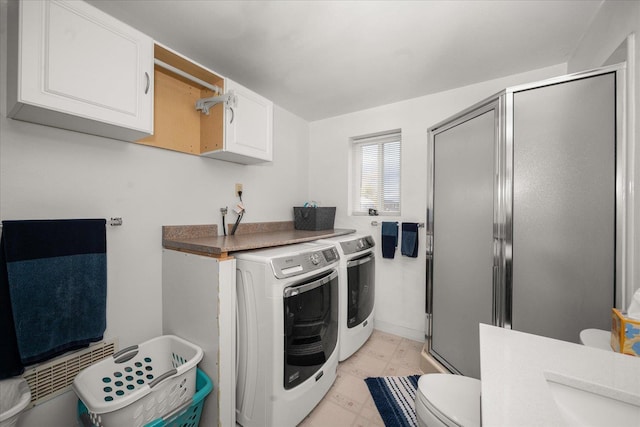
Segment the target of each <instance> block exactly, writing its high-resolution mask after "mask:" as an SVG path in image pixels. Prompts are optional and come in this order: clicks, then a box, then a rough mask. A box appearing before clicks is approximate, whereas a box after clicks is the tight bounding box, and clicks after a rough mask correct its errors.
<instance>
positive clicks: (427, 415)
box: [416, 374, 481, 427]
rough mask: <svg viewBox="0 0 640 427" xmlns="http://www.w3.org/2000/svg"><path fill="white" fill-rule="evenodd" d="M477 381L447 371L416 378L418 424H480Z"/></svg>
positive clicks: (475, 426) (452, 426)
mask: <svg viewBox="0 0 640 427" xmlns="http://www.w3.org/2000/svg"><path fill="white" fill-rule="evenodd" d="M480 384H481V383H480V381H479V380H477V379H475V378H469V377H464V376H462V375H451V374H427V375H423V376H421V377H420V379H419V380H418V390H417V391H416V418H417V420H418V425H419V426H420V427H445V426H446V427H459V426H463V427H480Z"/></svg>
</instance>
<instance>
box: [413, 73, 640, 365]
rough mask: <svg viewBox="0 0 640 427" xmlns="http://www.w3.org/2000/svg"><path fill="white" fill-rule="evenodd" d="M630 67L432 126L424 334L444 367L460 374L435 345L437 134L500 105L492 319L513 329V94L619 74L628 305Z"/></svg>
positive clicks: (618, 277)
mask: <svg viewBox="0 0 640 427" xmlns="http://www.w3.org/2000/svg"><path fill="white" fill-rule="evenodd" d="M625 72H626V66H625V64H616V65H612V66H607V67H600V68H597V69H594V70H588V71H584V72H579V73H573V74H569V75H564V76H559V77H556V78H551V79H547V80H543V81H538V82H534V83H530V84H524V85H519V86H514V87H510V88H507V89H505V90H503V91H501V92H498V93H497V94H495V95H493V96H490V97H488V98H486V99H485V100H483V101H481V102H479V103H477V104H474V105H473V106H471V107H469V108H467V109H465V110H463V111H461V112H459V113H458V114H455V115H454V116H451V117H449V118H448V119H446V120H444V121H442V122H440V123H438V124H436V125H434V126H433V127H431V128H429V129H428V135H429V138H428V145H427V155H428V165H427V180H428V182H427V221H426V230H425V233H426V279H427V290H426V301H425V306H426V307H425V308H426V316H425V338H426V340H427V349H428V352H429V354H430V355H431V356H433V357H434V358H435V359H436V360H437V361H438V362H440V363H441V364H442V365H443V366H444V367H446V368H447V369H449V370H450V371H451V372H454V373H458V374H459V373H460V372H459V371H458V370H457V369H456V368H455V367H453V366H451V364H450V363H449V362H447V360H446V359H444V357H442V356H441V355H439V354H437V353H436V352H435V351H434V350H433V347H432V337H433V286H434V283H433V267H434V266H433V261H434V260H433V256H434V247H433V243H434V239H433V238H434V234H433V233H434V217H433V212H434V177H435V175H434V173H435V165H434V154H435V136H437V135H438V134H440V133H442V132H445V131H447V130H449V129H451V128H453V127H455V126H457V125H459V124H461V123H464V122H465V121H468V120H470V119H473V118H475V117H477V116H479V115H481V114H484V113H486V112H488V111H491V110H493V109H495V110H496V132H495V135H496V141H495V143H494V162H495V175H494V224H493V284H492V288H493V310H492V324H493V325H495V326H499V327H505V328H509V329H511V327H512V319H513V313H512V295H513V276H512V273H513V184H514V183H513V176H514V170H513V164H514V159H513V151H514V145H513V144H514V140H513V138H514V136H513V133H514V129H513V115H514V94H515V93H516V92H520V91H524V90H530V89H536V88H540V87H544V86H549V85H555V84H561V83H567V82H570V81H573V80H579V79H585V78H589V77H595V76H598V75H603V74H608V73H615V79H616V88H615V96H616V101H615V105H616V107H615V108H616V119H615V129H616V130H615V132H616V138H615V139H616V142H615V145H616V153H615V163H616V166H615V168H616V170H615V175H616V176H615V183H616V184H615V187H616V188H615V205H616V208H615V209H616V213H615V221H616V226H615V239H616V241H615V261H614V275H615V283H614V293H615V294H614V304H615V306H616V307H618V308H620V307H626V305H627V304H628V299H629V298H630V296H631V295H630V294H629V289H628V287H629V286H630V284H628V283H627V277H628V276H629V272H628V271H627V269H628V268H629V266H632V265H633V260H632V259H629V257H631V256H632V253H633V250H632V249H633V248H630V245H632V244H633V236H629V235H628V232H627V230H631V229H632V221H633V212H634V208H633V199H634V197H633V159H632V158H630V156H631V154H633V151H634V143H633V141H629V140H628V139H627V135H626V128H627V127H626V108H627V107H626V102H627V99H626V92H625V87H626V80H625V78H626V77H625Z"/></svg>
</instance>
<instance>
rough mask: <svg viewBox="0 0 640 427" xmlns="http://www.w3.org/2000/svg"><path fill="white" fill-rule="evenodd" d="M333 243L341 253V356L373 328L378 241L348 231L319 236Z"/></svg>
mask: <svg viewBox="0 0 640 427" xmlns="http://www.w3.org/2000/svg"><path fill="white" fill-rule="evenodd" d="M316 243H319V244H333V245H335V247H336V249H337V251H338V253H339V254H340V266H339V268H338V271H339V276H340V302H339V304H340V321H339V326H338V333H339V341H340V348H339V360H340V361H343V360H345V359H347V358H348V357H349V356H351V355H352V354H353V353H355V352H356V351H357V350H358V349H359V348H360V347H362V345H363V344H364V343H365V342H366V341H367V340H368V339H369V337H370V336H371V333H372V332H373V316H374V308H375V307H374V305H375V282H376V278H375V271H376V268H375V253H374V246H375V241H374V240H373V237H371V236H370V235H357V234H348V235H344V236H338V237H333V238H330V239H322V240H317V241H316Z"/></svg>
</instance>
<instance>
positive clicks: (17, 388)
mask: <svg viewBox="0 0 640 427" xmlns="http://www.w3.org/2000/svg"><path fill="white" fill-rule="evenodd" d="M30 401H31V390H29V385H28V384H27V382H26V381H25V380H24V378H22V377H17V378H9V379H6V380H2V381H0V427H13V426H15V425H16V424H17V423H18V418H20V413H21V412H22V410H23V409H24V408H26V407H27V405H28V404H29V402H30Z"/></svg>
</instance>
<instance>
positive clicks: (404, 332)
mask: <svg viewBox="0 0 640 427" xmlns="http://www.w3.org/2000/svg"><path fill="white" fill-rule="evenodd" d="M373 327H374V329H378V330H379V331H382V332H387V333H389V334H393V335H398V336H400V337H402V338H407V339H410V340H414V341H420V342H424V331H421V330H417V329H411V328H406V327H404V326H398V325H394V324H393V323H387V322H383V321H380V320H378V319H374V321H373Z"/></svg>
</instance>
